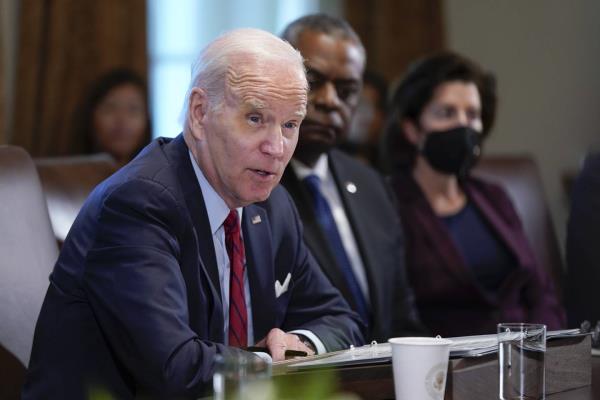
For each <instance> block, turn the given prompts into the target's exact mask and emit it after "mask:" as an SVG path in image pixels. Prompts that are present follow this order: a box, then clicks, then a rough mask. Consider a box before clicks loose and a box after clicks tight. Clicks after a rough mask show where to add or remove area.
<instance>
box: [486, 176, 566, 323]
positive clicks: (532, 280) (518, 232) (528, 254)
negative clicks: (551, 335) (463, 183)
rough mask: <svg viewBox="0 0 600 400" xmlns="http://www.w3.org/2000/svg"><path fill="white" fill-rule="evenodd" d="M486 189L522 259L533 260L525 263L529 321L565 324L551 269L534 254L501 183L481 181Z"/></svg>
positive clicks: (525, 296) (525, 292)
mask: <svg viewBox="0 0 600 400" xmlns="http://www.w3.org/2000/svg"><path fill="white" fill-rule="evenodd" d="M478 183H479V185H480V186H484V187H485V190H486V191H487V193H486V196H487V197H488V199H489V200H490V201H491V202H493V203H495V206H496V209H497V210H500V211H501V212H502V213H503V214H504V219H505V220H506V221H507V223H508V224H509V225H510V228H511V230H512V235H513V237H514V238H517V239H518V242H519V244H520V246H519V253H521V254H520V257H521V258H522V259H528V260H531V261H530V263H529V265H525V267H526V268H527V271H528V273H529V277H528V281H527V284H526V285H525V290H524V293H523V295H524V299H525V302H526V303H527V304H528V306H529V320H530V321H532V322H541V323H544V324H546V326H547V328H548V330H555V329H563V328H565V327H566V317H565V311H564V309H563V307H562V305H561V304H560V302H559V299H558V297H557V294H556V288H555V286H554V281H553V278H552V276H551V275H550V272H549V271H548V270H547V268H545V267H544V266H543V265H540V263H539V261H538V260H537V258H536V257H535V255H534V253H533V250H532V249H531V247H530V245H529V240H528V239H527V236H526V235H525V230H524V228H523V223H522V222H521V218H520V217H519V215H518V214H517V211H516V210H515V208H514V206H513V204H512V201H511V200H510V199H509V197H508V194H507V193H506V192H505V191H504V189H502V188H501V187H500V186H497V185H495V184H491V183H487V182H486V183H483V182H481V181H479V182H478Z"/></svg>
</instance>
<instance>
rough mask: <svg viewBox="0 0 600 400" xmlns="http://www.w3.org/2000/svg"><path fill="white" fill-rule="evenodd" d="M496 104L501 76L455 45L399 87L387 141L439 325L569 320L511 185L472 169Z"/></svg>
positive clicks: (413, 258)
mask: <svg viewBox="0 0 600 400" xmlns="http://www.w3.org/2000/svg"><path fill="white" fill-rule="evenodd" d="M495 108H496V88H495V79H494V77H493V76H492V75H490V74H487V73H485V72H483V71H482V70H481V69H480V67H479V66H477V65H475V64H474V63H473V62H471V61H470V60H467V59H465V58H464V57H462V56H460V55H457V54H454V53H449V52H446V53H441V54H437V55H434V56H431V57H428V58H426V59H423V60H421V61H419V62H417V63H415V64H413V65H412V66H411V67H410V68H409V70H408V73H407V75H406V76H405V77H404V79H403V80H402V81H401V82H400V83H399V85H398V86H397V87H396V90H395V91H394V94H393V97H392V104H391V110H390V117H389V119H388V122H387V125H386V133H385V135H384V145H383V146H382V149H383V152H384V153H385V156H386V157H385V158H386V160H387V164H388V166H391V168H392V186H393V187H394V190H395V192H396V195H397V197H398V200H399V211H400V214H401V218H402V222H403V224H404V230H405V235H406V241H407V243H406V249H407V267H408V274H409V279H410V281H411V284H412V286H413V288H414V290H415V296H416V300H417V306H418V308H419V312H420V314H421V317H422V319H423V322H424V323H425V324H426V325H427V326H428V328H430V330H431V332H432V333H433V334H436V335H437V334H440V335H444V336H462V335H472V334H485V333H494V332H496V324H497V323H499V322H539V323H545V324H547V325H548V329H558V328H561V327H564V324H565V316H564V311H563V309H562V307H561V306H560V304H559V302H558V300H557V296H556V291H555V289H554V285H553V282H552V279H551V277H550V275H549V273H548V272H547V271H546V270H545V269H544V268H542V267H540V266H539V265H538V264H537V262H536V260H535V257H534V255H533V253H532V250H531V248H530V246H529V244H528V240H527V238H526V237H525V233H524V231H523V228H522V224H521V221H520V219H519V217H518V216H517V213H516V211H515V209H514V207H513V205H512V203H511V201H510V200H509V198H508V196H507V194H506V192H505V191H504V190H503V189H502V188H501V187H499V186H497V185H495V184H491V183H489V182H485V181H483V180H480V179H476V178H474V177H471V176H470V174H469V172H470V169H471V168H472V167H473V165H474V164H475V163H476V161H477V159H478V157H479V155H480V151H481V147H480V146H481V142H482V140H483V139H484V138H485V137H486V136H487V135H488V133H489V131H490V128H491V126H492V124H493V121H494V116H495Z"/></svg>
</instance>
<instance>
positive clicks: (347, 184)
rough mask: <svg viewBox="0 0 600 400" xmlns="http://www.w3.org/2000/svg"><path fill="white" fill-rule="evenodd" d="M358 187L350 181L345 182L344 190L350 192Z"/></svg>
mask: <svg viewBox="0 0 600 400" xmlns="http://www.w3.org/2000/svg"><path fill="white" fill-rule="evenodd" d="M357 189H358V188H357V187H356V185H355V184H354V183H352V182H347V183H346V190H347V191H348V192H350V193H356V190H357Z"/></svg>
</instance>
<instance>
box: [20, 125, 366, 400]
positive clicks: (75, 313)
mask: <svg viewBox="0 0 600 400" xmlns="http://www.w3.org/2000/svg"><path fill="white" fill-rule="evenodd" d="M242 229H243V237H244V242H245V248H246V261H247V268H248V279H249V283H250V285H249V286H250V292H251V302H252V309H253V310H254V312H253V321H252V322H253V329H254V337H255V338H256V339H257V340H259V339H262V338H263V337H264V336H265V335H266V334H267V333H268V332H269V330H270V329H271V328H275V327H279V328H281V329H282V330H284V331H289V330H293V329H308V330H310V331H312V332H313V333H314V334H316V335H317V336H318V337H319V338H320V339H321V340H322V341H323V343H324V345H325V346H326V348H327V349H328V350H338V349H342V348H347V347H348V346H349V345H351V344H355V345H358V344H361V343H362V342H363V339H362V335H361V333H360V328H359V325H358V324H359V322H358V321H359V320H358V317H357V316H356V314H354V313H353V312H351V311H350V309H349V307H348V305H347V304H346V302H345V301H344V300H343V298H342V297H341V295H340V294H339V292H338V291H337V290H336V289H335V288H333V287H332V286H331V284H330V283H329V282H328V281H327V278H326V277H325V276H324V275H323V274H322V273H321V271H320V269H319V267H318V266H317V264H316V262H315V261H314V259H313V258H312V256H311V255H310V253H309V252H308V251H307V249H306V247H305V245H304V243H303V241H302V227H301V224H300V222H299V218H298V215H297V211H296V209H295V207H294V206H293V202H292V200H291V199H290V197H289V195H288V194H287V192H286V191H285V190H284V189H283V188H282V187H280V186H278V187H277V188H275V189H274V190H273V192H272V194H271V196H270V198H269V199H268V200H267V201H265V202H263V203H259V204H255V205H250V206H247V207H245V209H244V213H243V218H242ZM288 276H291V278H290V281H289V284H288V285H289V286H288V290H287V291H285V292H284V293H282V294H280V296H278V297H276V292H275V282H276V281H279V282H280V283H281V284H283V283H284V282H285V280H286V278H287V277H288ZM223 326H224V324H223V308H222V303H221V294H220V284H219V278H218V270H217V264H216V258H215V253H214V246H213V240H212V234H211V230H210V224H209V222H208V216H207V211H206V208H205V206H204V201H203V198H202V193H201V190H200V185H199V183H198V181H197V179H196V176H195V174H194V171H193V168H192V164H191V160H190V157H189V154H188V149H187V147H186V145H185V142H184V140H183V136H181V135H180V136H179V137H178V138H176V139H174V140H171V139H162V138H161V139H158V140H156V141H154V142H153V143H152V144H150V145H149V146H148V147H147V148H146V149H144V150H143V151H142V153H141V154H140V155H139V156H138V157H136V159H135V160H134V161H132V162H131V163H130V164H129V165H127V166H126V167H124V168H123V169H121V170H120V171H118V172H117V173H116V174H115V175H113V176H112V177H110V178H109V179H107V180H106V181H104V182H103V183H101V184H100V185H99V186H98V187H97V188H96V189H95V190H94V192H93V193H92V194H91V195H90V197H89V198H88V200H87V201H86V203H85V205H84V206H83V209H82V210H81V212H80V214H79V216H78V217H77V219H76V221H75V223H74V226H73V228H72V229H71V231H70V233H69V235H68V237H67V239H66V241H65V244H64V247H63V249H62V252H61V254H60V256H59V259H58V261H57V263H56V266H55V268H54V271H53V272H52V274H51V276H50V287H49V289H48V293H47V296H46V299H45V301H44V305H43V307H42V311H41V314H40V317H39V320H38V324H37V327H36V333H35V339H34V345H33V351H32V357H31V362H30V365H29V371H28V375H27V382H26V385H25V388H24V396H23V398H24V399H30V398H31V399H38V398H48V399H72V398H84V392H86V391H88V390H90V389H92V388H94V387H98V388H101V389H103V390H107V391H108V392H109V393H111V394H112V395H113V396H114V397H115V398H119V399H128V398H133V397H134V396H141V395H142V396H143V395H149V396H151V397H165V398H173V397H185V398H197V397H199V395H201V394H202V393H203V392H204V391H205V390H206V389H207V388H209V387H210V385H209V384H210V383H211V379H212V374H213V362H214V358H215V356H216V355H217V354H218V353H224V352H229V351H235V350H233V349H231V348H228V347H226V346H224V345H223V344H222V343H223V341H224V338H223Z"/></svg>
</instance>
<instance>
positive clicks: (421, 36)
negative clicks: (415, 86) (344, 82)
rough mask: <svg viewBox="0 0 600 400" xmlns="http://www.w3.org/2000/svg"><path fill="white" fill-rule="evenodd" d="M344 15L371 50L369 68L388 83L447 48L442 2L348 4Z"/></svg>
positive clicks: (361, 0)
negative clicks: (419, 62)
mask: <svg viewBox="0 0 600 400" xmlns="http://www.w3.org/2000/svg"><path fill="white" fill-rule="evenodd" d="M344 13H345V16H346V18H347V20H348V21H349V22H350V24H351V25H352V26H353V27H354V29H355V30H356V32H357V33H358V35H359V36H360V37H361V39H362V41H363V43H364V45H365V47H366V50H367V65H368V68H370V69H373V70H375V71H377V72H379V73H381V74H383V75H384V76H385V77H386V78H387V79H388V80H392V79H394V78H396V77H397V76H398V75H399V74H402V73H403V72H404V70H405V69H406V67H407V66H408V64H409V63H410V62H411V61H414V60H415V59H416V58H419V57H421V56H423V55H426V54H428V53H431V52H434V51H438V50H441V49H443V48H444V45H445V40H444V23H443V7H442V1H441V0H346V1H345V2H344Z"/></svg>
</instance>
